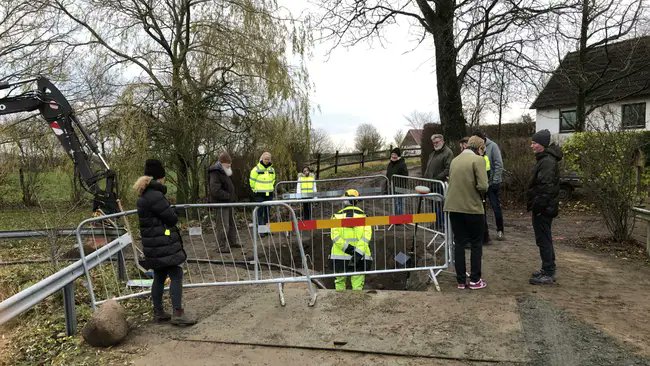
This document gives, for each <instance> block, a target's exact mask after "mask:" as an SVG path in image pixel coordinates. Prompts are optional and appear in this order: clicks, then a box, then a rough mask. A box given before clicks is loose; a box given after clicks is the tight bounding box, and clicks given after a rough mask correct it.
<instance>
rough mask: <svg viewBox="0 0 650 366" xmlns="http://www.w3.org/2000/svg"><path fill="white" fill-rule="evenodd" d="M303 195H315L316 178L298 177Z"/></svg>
mask: <svg viewBox="0 0 650 366" xmlns="http://www.w3.org/2000/svg"><path fill="white" fill-rule="evenodd" d="M298 182H300V183H299V184H300V192H301V193H314V177H313V176H309V177H298Z"/></svg>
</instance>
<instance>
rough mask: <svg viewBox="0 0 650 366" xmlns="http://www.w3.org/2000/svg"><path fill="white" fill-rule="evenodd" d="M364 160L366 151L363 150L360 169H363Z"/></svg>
mask: <svg viewBox="0 0 650 366" xmlns="http://www.w3.org/2000/svg"><path fill="white" fill-rule="evenodd" d="M365 160H366V150H365V149H363V151H361V167H362V168H363V163H364V162H365Z"/></svg>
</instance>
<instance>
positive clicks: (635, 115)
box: [621, 103, 645, 128]
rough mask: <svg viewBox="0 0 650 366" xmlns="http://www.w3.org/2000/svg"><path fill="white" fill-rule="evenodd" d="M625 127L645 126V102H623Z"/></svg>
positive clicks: (623, 124) (623, 125)
mask: <svg viewBox="0 0 650 366" xmlns="http://www.w3.org/2000/svg"><path fill="white" fill-rule="evenodd" d="M621 125H622V127H623V128H645V103H634V104H623V119H622V121H621Z"/></svg>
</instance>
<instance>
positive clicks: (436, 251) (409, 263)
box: [270, 193, 451, 290]
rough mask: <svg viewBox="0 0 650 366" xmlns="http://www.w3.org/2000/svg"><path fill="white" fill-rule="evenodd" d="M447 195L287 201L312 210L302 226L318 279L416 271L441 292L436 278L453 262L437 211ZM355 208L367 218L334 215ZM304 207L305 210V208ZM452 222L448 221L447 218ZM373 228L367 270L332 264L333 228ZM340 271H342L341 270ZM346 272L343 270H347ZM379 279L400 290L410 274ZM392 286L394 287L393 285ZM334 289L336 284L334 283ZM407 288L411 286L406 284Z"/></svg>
mask: <svg viewBox="0 0 650 366" xmlns="http://www.w3.org/2000/svg"><path fill="white" fill-rule="evenodd" d="M443 200H444V197H443V196H442V195H441V194H437V193H429V194H404V195H376V196H360V197H358V198H354V199H353V198H350V197H335V198H322V199H321V198H315V199H314V198H312V199H302V200H293V201H289V200H285V201H284V202H285V203H287V204H289V205H291V207H292V208H293V209H294V211H298V210H300V211H301V212H302V213H304V212H310V214H311V215H310V219H309V220H307V219H305V218H304V217H303V221H301V222H300V223H299V229H300V231H302V240H303V245H304V248H305V252H306V255H307V261H308V266H309V268H310V270H311V271H312V272H311V273H312V278H314V279H324V278H332V277H339V276H354V275H358V274H368V275H379V274H390V273H393V274H397V273H402V272H411V271H424V270H428V271H429V272H430V275H431V279H432V280H433V282H434V284H435V286H436V288H437V289H438V290H439V286H438V283H437V279H436V276H437V275H438V274H439V273H440V272H441V271H442V270H444V269H446V268H448V264H449V258H450V253H449V242H448V241H449V240H451V238H450V236H449V235H448V234H447V233H448V232H449V231H448V230H446V226H445V225H443V226H442V228H437V227H436V225H437V222H438V221H439V220H440V219H441V217H439V216H437V215H436V214H435V211H434V207H435V206H434V203H437V204H442V202H443ZM350 204H355V206H356V207H358V208H360V209H362V210H363V213H364V215H365V216H366V217H365V218H361V219H359V218H343V219H340V218H339V217H334V214H337V213H339V211H340V210H341V209H343V208H345V207H346V206H349V205H350ZM299 206H302V207H299ZM276 219H277V221H278V222H277V223H273V224H271V225H270V229H271V231H272V232H277V231H280V232H284V233H285V235H287V236H291V235H294V232H291V231H290V230H291V229H292V228H291V227H290V226H289V224H288V222H284V223H282V221H283V220H284V219H283V218H282V217H277V218H276ZM447 221H448V220H447ZM352 226H369V227H370V229H371V232H372V235H371V238H370V241H369V243H368V246H369V249H370V256H369V257H372V258H371V259H372V260H369V261H368V262H364V263H366V265H365V267H362V269H363V270H361V271H359V270H358V269H359V266H355V265H354V263H352V261H349V262H347V263H345V266H344V267H345V268H343V269H342V268H341V266H340V263H335V262H333V261H332V257H331V256H332V255H333V254H334V255H335V253H332V229H334V228H338V227H352ZM335 267H336V268H335ZM341 271H343V272H341ZM386 277H387V278H379V276H378V277H373V278H372V279H371V282H373V281H377V282H378V283H377V284H376V285H378V287H380V288H381V287H386V286H387V285H390V286H397V287H398V288H399V284H395V283H394V282H395V281H397V282H399V281H401V280H405V279H406V278H408V276H402V277H401V279H400V278H394V277H395V276H393V277H390V276H386ZM391 282H392V283H391ZM328 285H329V286H331V284H329V283H328ZM405 285H406V284H405Z"/></svg>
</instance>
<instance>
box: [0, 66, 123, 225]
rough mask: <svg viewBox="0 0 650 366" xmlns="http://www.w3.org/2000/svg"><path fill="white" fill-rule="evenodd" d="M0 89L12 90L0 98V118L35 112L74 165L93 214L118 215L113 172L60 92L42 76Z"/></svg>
mask: <svg viewBox="0 0 650 366" xmlns="http://www.w3.org/2000/svg"><path fill="white" fill-rule="evenodd" d="M33 83H36V89H35V90H30V91H27V92H22V93H21V94H18V95H12V94H13V91H14V90H16V89H18V88H20V87H21V86H22V85H25V84H33ZM1 89H11V90H10V91H9V93H8V95H7V96H6V97H4V98H0V115H6V114H12V113H20V112H32V111H36V110H38V111H39V113H40V114H41V116H42V117H43V118H44V119H45V121H46V122H47V123H48V125H49V126H50V128H51V129H52V131H53V132H54V135H55V136H56V138H57V139H58V140H59V142H60V143H61V146H63V149H64V150H65V152H66V154H68V156H69V157H70V158H71V159H72V161H73V162H74V167H75V171H76V172H77V173H78V174H79V178H80V180H81V185H82V187H84V189H85V190H86V191H88V192H89V193H90V194H92V195H93V211H96V212H98V211H100V212H102V213H104V214H111V213H115V212H118V211H119V209H118V205H117V177H116V175H115V172H113V171H112V170H111V169H110V167H109V166H108V164H107V163H106V160H105V159H104V157H103V156H102V154H101V152H100V151H99V149H98V148H97V144H95V142H94V141H93V139H92V138H91V136H90V135H89V134H88V133H87V132H86V130H85V129H84V127H83V126H82V125H81V123H79V121H78V120H77V117H76V116H75V114H74V110H73V109H72V107H71V106H70V103H68V100H67V99H66V98H65V97H64V96H63V94H61V92H60V91H59V89H57V88H56V86H54V84H52V82H50V80H48V79H47V78H45V77H43V76H38V77H36V78H34V79H29V80H22V81H18V82H15V83H8V82H1V83H0V90H1ZM79 135H81V138H80V136H79Z"/></svg>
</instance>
